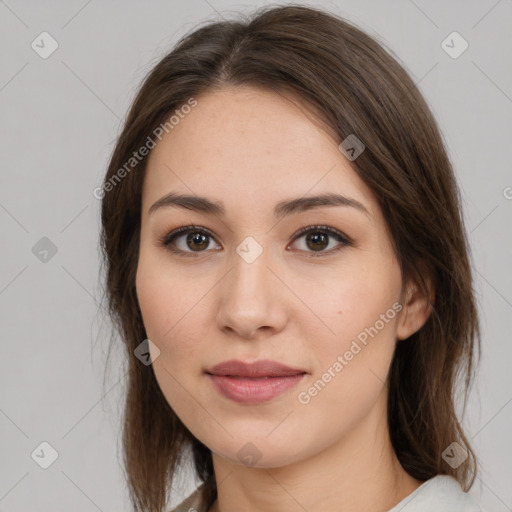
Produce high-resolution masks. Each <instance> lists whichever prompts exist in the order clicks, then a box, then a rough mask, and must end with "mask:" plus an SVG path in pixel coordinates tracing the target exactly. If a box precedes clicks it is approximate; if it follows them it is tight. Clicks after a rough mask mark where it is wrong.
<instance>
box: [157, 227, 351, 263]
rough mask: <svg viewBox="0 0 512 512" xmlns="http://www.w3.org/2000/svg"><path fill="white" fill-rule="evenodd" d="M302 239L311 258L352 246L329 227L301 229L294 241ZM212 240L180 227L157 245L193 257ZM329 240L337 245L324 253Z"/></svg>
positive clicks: (200, 230)
mask: <svg viewBox="0 0 512 512" xmlns="http://www.w3.org/2000/svg"><path fill="white" fill-rule="evenodd" d="M184 237H185V238H184ZM303 237H305V244H306V245H305V247H306V249H304V252H308V253H311V254H310V256H313V257H318V256H326V255H329V254H331V253H333V252H336V251H339V250H340V249H342V248H343V247H345V246H347V245H351V244H352V242H351V240H350V239H349V238H348V237H346V236H345V235H343V234H342V233H341V232H340V231H338V230H337V229H334V228H331V227H329V226H307V227H303V228H301V229H300V230H299V231H298V233H296V235H295V237H294V241H295V240H298V239H300V238H303ZM183 238H184V239H183ZM180 239H183V240H180ZM212 239H214V237H213V235H212V234H211V233H210V232H209V231H208V230H206V229H205V228H202V227H200V226H182V227H180V228H178V229H175V230H174V231H172V232H171V233H169V234H166V235H164V236H163V237H161V238H160V239H159V240H158V243H159V245H161V246H163V247H165V248H166V249H167V250H169V251H170V252H172V253H174V254H178V255H182V256H194V253H202V252H205V250H206V249H208V248H209V247H210V245H211V244H210V242H211V240H212ZM331 239H334V240H335V241H337V242H338V245H337V246H335V247H334V248H331V249H330V250H328V251H325V250H324V249H325V248H327V247H329V245H330V243H329V242H330V240H331ZM180 242H181V243H180ZM180 245H181V246H180ZM189 249H191V250H189ZM315 253H317V254H315Z"/></svg>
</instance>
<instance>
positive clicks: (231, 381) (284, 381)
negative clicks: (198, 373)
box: [208, 373, 306, 404]
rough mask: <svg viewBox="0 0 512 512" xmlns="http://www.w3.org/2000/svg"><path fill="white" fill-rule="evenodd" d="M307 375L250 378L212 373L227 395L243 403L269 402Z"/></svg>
mask: <svg viewBox="0 0 512 512" xmlns="http://www.w3.org/2000/svg"><path fill="white" fill-rule="evenodd" d="M304 375H306V374H305V373H301V374H299V375H290V376H287V377H268V378H266V379H263V378H262V379H249V378H241V377H228V376H225V375H211V374H208V377H210V379H211V380H212V381H213V384H214V385H215V387H216V388H217V389H218V390H219V391H220V392H221V393H222V394H223V395H224V396H225V397H226V398H229V399H231V400H234V401H235V402H239V403H243V404H257V403H261V402H267V401H269V400H272V398H274V397H276V396H278V395H280V394H281V393H284V392H285V391H287V390H288V389H291V388H293V387H294V386H296V385H297V384H298V383H299V381H300V380H301V379H302V377H304Z"/></svg>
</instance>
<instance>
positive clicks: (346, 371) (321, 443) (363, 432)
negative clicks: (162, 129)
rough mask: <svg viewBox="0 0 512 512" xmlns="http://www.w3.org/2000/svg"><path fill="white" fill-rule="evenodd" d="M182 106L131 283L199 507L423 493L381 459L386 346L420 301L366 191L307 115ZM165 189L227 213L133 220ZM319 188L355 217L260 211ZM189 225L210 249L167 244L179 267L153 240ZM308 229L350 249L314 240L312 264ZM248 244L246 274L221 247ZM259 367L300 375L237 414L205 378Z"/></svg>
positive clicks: (270, 102) (386, 502)
mask: <svg viewBox="0 0 512 512" xmlns="http://www.w3.org/2000/svg"><path fill="white" fill-rule="evenodd" d="M196 99H197V100H198V105H197V106H196V107H195V108H193V109H192V110H191V112H190V113H189V114H187V115H186V116H185V117H184V118H183V119H181V120H180V122H179V124H177V125H176V126H175V127H174V128H173V130H172V131H170V132H169V133H168V134H165V135H164V137H163V138H162V140H161V141H160V142H159V143H158V144H157V146H156V147H155V148H154V149H153V150H152V152H151V154H150V156H149V160H148V165H147V169H146V176H145V182H144V187H143V199H142V218H141V240H140V255H139V263H138V269H137V277H136V288H137V295H138V299H139V304H140V308H141V311H142V315H143V319H144V325H145V328H146V332H147V335H148V338H149V339H150V340H151V341H152V342H153V343H154V344H155V345H156V346H157V347H158V348H159V350H160V354H159V356H158V357H156V358H154V362H153V369H154V373H155V376H156V378H157V381H158V384H159V386H160V387H161V389H162V392H163V394H164V395H165V397H166V399H167V400H168V402H169V404H170V405H171V407H172V408H173V410H174V411H175V412H176V414H177V415H178V416H179V418H180V419H181V420H182V422H183V423H184V424H185V425H186V426H187V428H188V429H189V430H190V431H191V432H192V433H193V435H194V436H195V437H196V438H198V439H199V440H200V441H201V442H202V443H204V444H205V445H206V446H208V448H210V449H211V450H212V455H213V462H214V470H215V476H216V479H217V485H218V499H217V501H216V502H215V503H214V505H213V507H212V508H211V509H210V512H234V511H239V510H246V511H251V512H257V511H261V512H263V511H265V512H273V511H283V510H287V511H292V510H297V511H302V510H304V509H306V510H337V511H340V512H356V511H358V512H359V511H361V510H368V511H375V512H377V511H385V510H388V509H390V508H392V507H393V506H394V505H396V504H397V503H398V502H399V501H401V500H402V499H403V498H405V497H406V496H407V495H408V494H410V493H411V492H413V491H414V490H415V489H416V488H417V487H418V486H419V485H420V484H421V483H422V482H420V481H418V480H416V479H414V478H412V477H411V476H409V475H408V474H407V473H406V472H405V471H404V470H403V468H402V467H401V465H400V464H399V462H398V460H397V458H396V455H395V453H394V451H393V449H392V446H391V443H390V438H389V432H388V428H387V412H386V400H387V394H388V387H387V375H388V371H389V367H390V363H391V360H392V356H393V351H394V347H395V343H396V340H397V339H405V338H407V337H409V336H410V335H411V334H413V333H414V332H416V331H417V330H419V329H420V328H421V327H422V326H423V324H424V323H425V322H426V320H427V318H428V315H429V314H430V310H429V307H428V302H427V301H426V300H425V299H424V298H423V297H422V295H421V294H420V293H419V290H418V287H417V285H416V283H414V282H410V283H404V282H402V276H401V272H400V268H399V265H398V262H397V259H396V257H395V255H394V253H393V250H392V246H391V242H390V238H389V235H388V232H387V229H386V224H385V219H384V217H383V216H382V212H381V211H380V208H379V206H378V203H377V201H376V199H375V197H374V196H373V193H372V192H371V190H370V189H369V188H368V187H367V186H366V185H365V184H364V182H363V181H362V180H361V179H360V178H359V177H358V175H357V174H356V172H355V171H354V169H353V168H352V167H351V165H352V164H351V162H349V161H348V160H347V159H346V158H345V156H344V155H343V154H342V153H341V152H340V151H339V149H338V144H339V142H340V141H336V140H335V139H334V138H333V137H331V136H330V135H329V133H328V130H327V129H324V128H323V127H322V124H321V123H320V122H319V121H318V120H316V119H315V118H314V117H313V116H312V115H311V112H310V111H307V110H306V109H305V108H304V107H301V106H300V104H299V103H298V102H294V101H292V100H291V99H290V98H285V97H283V96H282V95H279V94H277V93H275V92H271V91H266V90H262V89H258V88H253V87H247V86H243V87H239V88H231V87H230V88H224V89H222V90H220V91H215V92H210V93H207V94H204V95H201V96H199V97H197V98H196ZM171 191H173V192H178V193H186V194H192V195H196V194H197V195H201V196H207V197H209V198H211V199H213V200H215V201H220V202H222V203H224V205H225V208H226V216H225V217H220V216H217V215H209V214H204V213H199V212H195V211H191V210H187V209H183V208H179V207H165V208H161V209H158V210H156V211H154V212H153V213H151V214H149V213H148V210H149V208H150V206H151V205H152V204H153V203H154V202H155V201H157V200H158V199H160V198H161V197H162V196H164V195H165V194H167V193H169V192H171ZM322 192H337V193H340V194H343V195H345V196H349V197H351V198H354V199H356V200H358V201H359V202H361V203H362V204H363V205H364V206H365V207H366V209H367V210H368V211H369V215H365V214H364V213H363V212H360V211H358V210H357V209H355V208H351V207H346V206H335V207H320V208H316V209H314V210H310V211H307V212H301V213H293V214H291V215H290V216H289V217H285V218H283V219H282V220H280V221H279V222H277V221H276V220H275V219H274V217H273V209H274V205H275V204H276V203H277V202H279V201H282V200H285V199H291V198H298V197H302V196H304V195H313V194H317V193H322ZM189 224H193V225H196V226H201V227H203V228H206V229H207V230H209V231H211V232H212V234H213V237H211V238H208V239H207V242H208V241H209V245H206V244H205V245H204V246H201V245H200V243H201V242H199V247H200V248H199V249H197V248H196V247H197V244H198V242H197V241H196V242H195V244H196V245H194V241H191V242H189V244H187V243H186V234H185V235H181V237H180V238H179V239H178V240H175V247H177V248H179V249H181V250H183V251H186V252H187V254H192V256H190V257H187V256H186V255H185V256H180V255H175V254H172V253H171V252H169V250H168V249H167V248H165V247H162V246H161V245H159V244H158V239H159V237H163V236H165V235H167V234H168V233H170V232H171V231H173V230H175V229H176V228H178V227H181V226H183V225H189ZM315 225H327V226H330V227H332V228H334V229H337V230H338V231H340V232H341V233H343V234H344V235H345V236H348V237H349V238H350V239H351V240H352V241H353V243H352V244H351V245H345V246H343V247H342V248H341V250H339V251H333V249H334V248H336V247H339V246H340V242H338V241H337V240H336V239H335V238H333V237H332V236H329V239H328V240H329V241H328V244H329V245H328V246H327V245H325V246H322V247H323V248H322V249H320V252H323V254H324V256H319V257H315V254H318V252H315V247H314V245H312V244H309V245H308V244H307V237H306V235H301V237H300V238H296V233H297V231H298V230H299V229H300V228H301V227H304V226H315ZM317 233H318V232H317ZM313 235H314V233H313ZM248 236H251V237H253V238H254V239H255V240H256V241H257V242H258V244H259V245H260V246H261V248H262V249H263V252H262V254H261V255H260V256H259V257H258V258H257V259H256V260H255V261H254V262H252V263H247V262H246V261H245V260H244V259H243V258H242V257H240V256H239V255H238V253H237V252H236V248H237V247H238V246H239V245H240V244H241V242H242V241H243V240H244V239H245V238H246V237H248ZM326 244H327V242H326ZM205 247H206V248H205ZM396 302H398V303H400V304H401V305H402V310H401V311H400V313H399V314H397V315H396V316H394V318H393V319H391V320H388V322H387V323H385V326H384V328H382V329H381V330H379V332H378V334H377V335H376V336H374V337H373V338H370V337H369V339H368V343H367V345H366V346H363V348H362V350H361V351H360V352H359V353H357V355H355V356H354V357H353V359H352V360H351V361H349V362H348V364H347V365H346V366H344V368H343V370H342V371H341V372H339V373H338V374H337V375H336V377H334V378H332V379H331V381H330V382H329V383H328V384H327V385H326V386H325V387H324V388H323V389H322V390H321V392H319V393H318V394H317V395H316V396H314V397H312V398H311V400H310V401H309V403H307V404H303V403H300V402H299V401H298V398H297V396H298V394H299V393H300V392H301V391H305V390H306V391H307V390H308V388H310V387H311V386H312V385H313V384H314V383H315V382H316V381H318V379H321V378H322V375H323V374H324V373H325V372H326V371H327V370H328V368H330V367H332V366H333V363H334V362H335V361H336V360H337V357H338V356H339V355H343V354H344V353H345V352H346V351H347V350H349V348H350V346H351V343H352V341H353V340H355V339H356V337H357V335H358V334H359V333H361V332H362V331H364V329H365V328H369V327H370V326H374V325H375V323H376V321H377V320H379V318H381V317H380V315H381V314H383V313H386V312H387V311H388V310H390V308H392V305H393V304H394V303H396ZM360 345H361V344H360ZM154 354H155V352H154V351H153V352H152V355H153V357H154ZM267 358H268V359H273V360H277V361H279V362H281V363H284V364H287V365H289V366H291V367H294V368H302V369H305V370H306V371H307V372H308V375H306V377H305V378H304V379H303V381H302V382H301V383H299V385H298V386H297V387H296V388H293V389H292V390H289V391H286V392H285V393H283V394H281V395H279V396H277V397H276V398H274V399H272V400H271V401H269V402H266V403H263V404H256V405H254V404H240V403H237V402H234V401H231V400H229V399H227V398H225V397H224V396H223V395H221V394H219V392H218V391H217V390H216V389H215V388H214V386H213V385H212V383H211V382H210V379H209V378H208V376H207V375H206V374H205V373H204V372H205V370H206V369H207V368H209V367H211V366H213V365H214V364H217V363H219V362H221V361H225V360H228V359H242V360H245V361H254V360H258V359H267ZM247 443H252V444H254V445H255V446H256V447H257V449H258V450H259V453H260V454H261V458H260V459H259V460H258V461H257V462H256V464H253V465H249V464H245V463H244V462H243V461H242V460H241V459H240V458H239V457H238V456H237V453H238V451H239V450H240V449H242V447H244V446H245V445H246V444H247Z"/></svg>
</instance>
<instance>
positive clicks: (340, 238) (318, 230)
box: [294, 226, 351, 256]
mask: <svg viewBox="0 0 512 512" xmlns="http://www.w3.org/2000/svg"><path fill="white" fill-rule="evenodd" d="M300 238H304V239H305V249H301V250H304V251H305V252H309V253H318V254H311V256H324V255H328V254H331V253H333V252H336V251H338V250H340V249H342V248H343V247H344V246H346V245H350V243H351V242H350V240H349V239H348V238H347V237H345V236H344V235H343V234H342V233H340V232H339V231H338V230H337V229H334V228H331V227H329V226H309V227H305V228H302V229H301V230H300V231H299V233H298V234H297V236H296V237H295V239H294V240H298V239H300ZM331 240H335V241H336V242H338V245H336V244H334V247H333V248H331V249H330V250H325V249H326V248H327V247H329V245H330V243H331ZM331 245H332V244H331Z"/></svg>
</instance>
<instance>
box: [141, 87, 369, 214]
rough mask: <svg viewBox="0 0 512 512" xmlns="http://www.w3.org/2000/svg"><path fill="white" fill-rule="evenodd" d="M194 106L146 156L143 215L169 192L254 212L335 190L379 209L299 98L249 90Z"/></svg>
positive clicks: (203, 98) (205, 98) (210, 96)
mask: <svg viewBox="0 0 512 512" xmlns="http://www.w3.org/2000/svg"><path fill="white" fill-rule="evenodd" d="M196 100H197V105H196V106H195V107H193V108H191V109H190V111H189V113H187V114H186V115H182V116H181V118H180V120H179V122H178V123H177V124H175V125H174V126H173V128H172V129H171V130H169V133H164V135H163V137H162V140H161V141H160V142H158V143H157V145H156V147H155V148H154V149H153V150H152V151H151V153H150V155H149V159H148V164H147V169H146V177H145V182H144V193H143V201H144V203H145V209H147V208H148V207H149V206H150V204H148V203H149V202H151V204H152V203H153V202H154V201H156V200H157V199H159V198H160V197H161V196H162V195H164V194H166V193H167V192H170V191H177V192H180V193H187V194H198V195H205V192H206V191H208V195H209V196H212V197H217V198H219V199H221V200H222V201H223V202H225V203H230V202H231V203H232V204H235V203H237V204H240V203H243V204H247V203H251V204H252V205H253V206H254V207H255V208H256V207H261V206H262V205H263V204H268V205H271V206H272V207H273V206H274V204H275V203H277V202H279V201H280V200H282V199H283V198H288V197H300V196H304V195H307V194H318V193H325V192H337V193H339V194H343V195H347V196H351V197H354V198H355V199H357V200H359V201H360V202H362V203H363V204H365V205H366V206H367V208H368V209H369V210H370V211H371V210H373V209H374V208H375V202H374V199H373V195H372V193H371V191H370V190H369V189H368V188H367V187H366V185H365V184H364V182H363V181H362V180H361V179H360V178H359V176H358V175H357V173H356V172H355V170H354V169H353V168H352V167H351V165H350V163H349V161H348V160H347V159H346V158H345V157H344V156H343V154H342V153H341V152H340V151H339V149H338V142H337V141H336V140H335V138H334V137H333V136H332V134H330V133H329V130H328V129H326V127H325V124H324V123H322V121H321V120H319V119H318V118H317V117H316V116H315V115H314V114H313V113H312V110H310V109H309V108H306V107H304V106H303V105H302V104H300V103H299V102H297V101H296V100H293V99H291V98H290V97H285V96H283V95H281V94H278V93H276V92H273V91H269V90H265V89H260V88H253V87H247V86H244V87H236V88H226V89H223V90H220V91H215V92H209V93H206V94H203V95H200V96H198V97H197V98H196ZM227 209H229V205H228V206H227Z"/></svg>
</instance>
